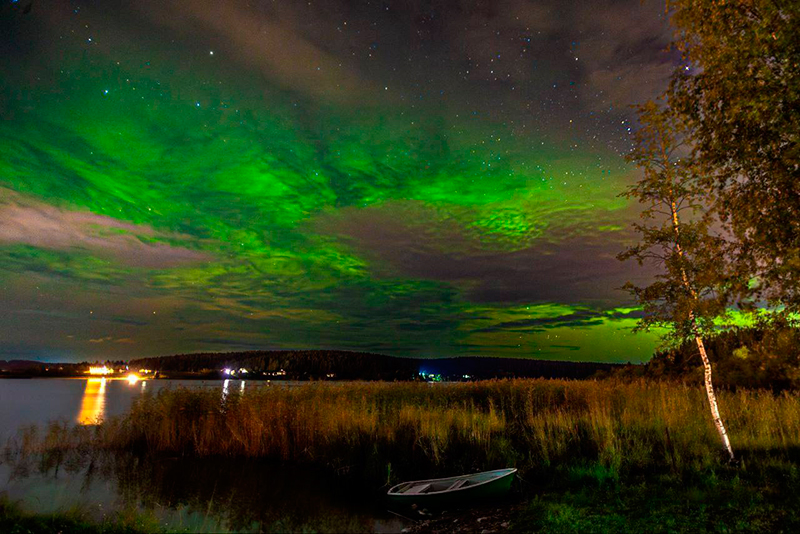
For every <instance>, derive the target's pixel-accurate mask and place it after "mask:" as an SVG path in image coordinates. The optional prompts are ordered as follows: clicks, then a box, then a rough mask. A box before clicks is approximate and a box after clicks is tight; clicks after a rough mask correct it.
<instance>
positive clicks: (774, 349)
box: [617, 318, 800, 391]
mask: <svg viewBox="0 0 800 534" xmlns="http://www.w3.org/2000/svg"><path fill="white" fill-rule="evenodd" d="M704 343H705V346H706V350H707V351H708V356H709V358H710V359H711V361H712V362H713V364H714V383H715V384H718V385H720V386H722V387H726V388H738V387H746V388H764V389H772V390H774V391H782V390H787V389H800V328H797V327H796V326H794V325H793V324H792V323H791V322H789V321H787V320H785V319H783V318H778V319H776V320H772V321H769V322H766V321H765V322H763V323H761V324H758V325H756V326H752V327H748V328H736V329H733V330H730V331H726V332H723V333H720V334H719V335H717V336H714V337H712V338H709V339H706V340H704ZM617 374H619V375H628V376H644V377H647V378H667V379H677V380H681V381H690V382H697V383H701V382H702V381H703V366H702V365H701V363H700V356H699V355H698V352H697V345H696V344H695V342H694V341H692V342H687V343H685V344H684V345H682V346H681V347H679V348H677V349H673V350H667V351H661V352H657V353H656V354H655V355H654V356H653V358H652V359H651V360H650V361H649V362H648V363H647V364H645V365H641V366H639V365H636V366H633V365H631V366H625V367H624V368H621V369H620V370H619V371H618V372H617Z"/></svg>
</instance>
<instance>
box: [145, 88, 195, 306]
mask: <svg viewBox="0 0 800 534" xmlns="http://www.w3.org/2000/svg"><path fill="white" fill-rule="evenodd" d="M194 105H195V106H197V107H198V108H199V107H200V102H195V103H194ZM153 313H155V312H153Z"/></svg>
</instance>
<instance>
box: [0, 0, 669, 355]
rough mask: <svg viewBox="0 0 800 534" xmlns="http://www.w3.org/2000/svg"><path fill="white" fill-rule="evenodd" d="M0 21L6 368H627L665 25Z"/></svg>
mask: <svg viewBox="0 0 800 534" xmlns="http://www.w3.org/2000/svg"><path fill="white" fill-rule="evenodd" d="M25 4H26V2H24V1H21V2H13V1H8V0H4V1H3V3H2V6H1V7H0V28H2V32H1V35H2V36H1V37H0V113H2V116H3V120H2V122H0V359H11V358H26V359H45V360H79V359H84V358H92V359H93V358H128V357H135V356H149V355H159V354H170V353H177V352H193V351H201V350H203V351H209V350H219V351H223V350H248V349H270V348H336V349H352V350H364V351H371V352H379V353H385V354H395V355H409V356H459V355H471V356H475V355H485V356H517V357H534V358H542V359H563V360H589V361H611V362H618V361H643V360H646V359H647V358H649V356H650V355H651V354H652V351H653V347H654V346H655V343H656V338H655V336H654V335H652V334H638V335H633V334H631V333H630V328H631V327H632V326H633V325H634V324H635V320H636V317H637V311H636V310H635V309H634V308H632V307H631V301H630V298H629V297H628V296H627V295H626V294H625V293H623V292H622V291H620V290H619V289H618V288H619V287H620V286H621V285H622V284H623V283H624V282H625V281H627V280H629V279H634V280H637V279H641V277H643V276H646V272H645V271H643V270H642V269H640V268H637V266H636V265H633V264H623V263H620V262H618V261H617V260H616V258H615V255H616V254H617V253H618V252H619V251H620V250H622V249H623V248H624V246H625V244H626V243H628V242H630V240H631V239H632V236H631V233H630V231H629V230H628V228H629V225H630V223H631V221H633V220H635V217H636V207H635V206H632V205H630V202H629V201H627V200H625V199H622V198H619V197H618V194H619V193H620V192H621V191H622V189H623V188H624V187H625V185H626V184H628V183H630V181H631V180H632V179H633V176H634V172H635V171H634V170H633V169H632V168H630V167H629V166H627V165H626V164H625V163H624V161H623V159H622V156H621V154H623V153H624V152H625V151H626V150H627V149H628V148H629V146H630V144H629V140H628V134H629V130H630V128H631V124H630V120H631V117H632V112H631V110H630V109H629V108H628V105H629V104H632V103H635V102H637V101H641V100H643V99H646V98H649V97H650V96H652V95H653V94H655V93H657V92H659V90H661V89H662V88H663V87H664V84H665V83H666V80H667V78H668V76H669V73H670V72H671V70H672V69H673V67H674V64H675V58H674V57H673V56H672V55H671V54H670V53H668V52H665V51H664V47H665V45H666V43H667V41H668V38H669V30H668V28H667V23H666V20H665V18H664V14H663V5H662V4H660V3H645V4H640V2H639V1H638V0H631V1H625V2H604V3H595V2H591V3H590V2H576V3H573V4H570V5H564V4H563V3H560V2H555V1H547V2H527V1H523V0H510V1H500V0H498V1H492V2H462V3H458V2H436V1H413V0H409V1H379V2H346V1H327V2H307V1H304V2H289V1H287V2H249V3H248V2H240V1H226V2H200V1H188V0H185V1H173V0H164V1H158V2H156V1H143V2H135V3H134V2H88V3H87V2H36V3H33V4H30V5H25Z"/></svg>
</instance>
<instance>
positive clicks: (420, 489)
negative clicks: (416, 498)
mask: <svg viewBox="0 0 800 534" xmlns="http://www.w3.org/2000/svg"><path fill="white" fill-rule="evenodd" d="M429 489H431V485H430V484H420V485H419V486H413V487H411V488H408V489H407V490H406V491H404V492H403V493H406V494H408V495H416V494H417V493H425V492H426V491H428V490H429Z"/></svg>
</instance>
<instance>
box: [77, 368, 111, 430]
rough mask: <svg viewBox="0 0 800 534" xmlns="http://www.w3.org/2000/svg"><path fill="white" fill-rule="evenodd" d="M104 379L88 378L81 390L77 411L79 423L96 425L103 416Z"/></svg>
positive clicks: (104, 408) (104, 401)
mask: <svg viewBox="0 0 800 534" xmlns="http://www.w3.org/2000/svg"><path fill="white" fill-rule="evenodd" d="M105 412H106V379H105V378H88V379H87V380H86V389H84V390H83V400H82V401H81V409H80V411H79V412H78V424H79V425H96V424H98V423H99V422H100V421H102V420H103V418H104V417H105Z"/></svg>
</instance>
